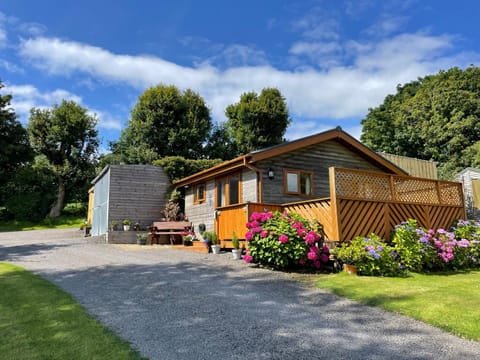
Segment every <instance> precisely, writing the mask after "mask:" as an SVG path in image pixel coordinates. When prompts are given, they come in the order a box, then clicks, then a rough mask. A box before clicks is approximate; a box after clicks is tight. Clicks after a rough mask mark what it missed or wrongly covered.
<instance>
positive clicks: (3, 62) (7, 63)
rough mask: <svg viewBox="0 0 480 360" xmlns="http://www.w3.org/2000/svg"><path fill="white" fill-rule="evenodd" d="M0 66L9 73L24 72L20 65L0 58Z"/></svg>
mask: <svg viewBox="0 0 480 360" xmlns="http://www.w3.org/2000/svg"><path fill="white" fill-rule="evenodd" d="M0 68H3V69H5V70H7V71H8V72H10V73H22V74H23V73H24V72H25V70H24V69H22V68H21V67H19V66H17V65H15V64H13V63H11V62H10V61H7V60H4V59H0Z"/></svg>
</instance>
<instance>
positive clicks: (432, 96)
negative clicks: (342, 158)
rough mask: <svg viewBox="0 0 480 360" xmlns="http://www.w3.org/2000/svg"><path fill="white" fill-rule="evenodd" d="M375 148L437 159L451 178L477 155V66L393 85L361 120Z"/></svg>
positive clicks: (479, 71)
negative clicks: (394, 92)
mask: <svg viewBox="0 0 480 360" xmlns="http://www.w3.org/2000/svg"><path fill="white" fill-rule="evenodd" d="M362 125H363V129H362V136H361V140H362V141H363V142H364V143H365V144H367V145H368V146H370V147H372V148H373V149H375V150H381V151H385V152H389V153H393V154H397V155H404V156H411V157H416V158H419V159H425V160H434V161H437V162H438V163H439V174H440V176H441V177H443V178H450V177H451V176H452V174H453V173H455V172H457V171H459V170H460V169H462V168H465V167H468V166H478V164H479V159H480V68H478V67H474V66H472V67H469V68H467V69H465V70H461V69H458V68H452V69H450V70H448V71H441V72H439V73H438V74H436V75H431V76H426V77H424V78H420V79H418V80H417V81H413V82H411V83H409V84H406V85H403V86H398V87H397V93H396V94H395V95H389V96H387V97H386V99H385V101H384V103H383V104H381V105H380V106H379V107H377V108H374V109H370V110H369V112H368V114H367V117H366V118H365V119H363V120H362Z"/></svg>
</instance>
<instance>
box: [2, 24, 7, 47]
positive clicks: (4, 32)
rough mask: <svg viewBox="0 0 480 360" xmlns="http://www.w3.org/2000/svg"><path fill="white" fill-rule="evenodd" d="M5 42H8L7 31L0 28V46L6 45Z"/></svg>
mask: <svg viewBox="0 0 480 360" xmlns="http://www.w3.org/2000/svg"><path fill="white" fill-rule="evenodd" d="M7 43H8V39H7V31H6V30H5V29H2V28H0V48H4V47H6V46H7Z"/></svg>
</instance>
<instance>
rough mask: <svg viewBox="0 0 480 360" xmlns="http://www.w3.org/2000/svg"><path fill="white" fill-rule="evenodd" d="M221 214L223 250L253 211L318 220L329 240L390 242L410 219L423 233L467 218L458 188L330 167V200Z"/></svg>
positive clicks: (245, 206)
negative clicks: (372, 236) (362, 238)
mask: <svg viewBox="0 0 480 360" xmlns="http://www.w3.org/2000/svg"><path fill="white" fill-rule="evenodd" d="M218 210H219V215H218V217H217V232H218V234H219V239H220V240H221V241H222V244H223V245H225V247H229V246H228V245H229V239H231V236H232V233H233V231H235V233H236V234H237V236H238V237H239V238H243V237H244V235H245V232H246V227H245V224H246V223H247V221H248V218H249V217H250V215H251V214H252V213H253V212H255V211H260V212H261V211H266V210H268V211H275V210H278V211H288V212H295V213H298V214H300V215H302V216H303V217H305V218H307V219H310V220H313V219H316V220H318V221H320V223H321V224H322V225H323V226H324V231H325V235H326V239H327V240H329V241H343V240H351V239H353V238H354V237H356V236H367V235H369V234H371V233H375V234H377V235H379V236H381V237H383V238H384V239H387V240H388V239H389V238H390V234H391V232H392V230H393V229H394V227H395V225H398V224H400V223H401V222H403V221H407V220H408V219H416V220H417V221H418V224H419V225H420V226H422V227H425V228H440V227H442V228H449V227H450V226H451V225H452V222H453V221H454V220H455V219H460V218H465V216H466V213H465V206H464V201H463V190H462V185H461V184H460V183H455V182H448V181H439V180H431V179H423V178H414V177H409V176H399V175H388V174H382V173H374V172H368V171H363V170H352V169H340V168H330V197H329V198H323V199H315V200H309V201H302V202H295V203H288V204H281V205H274V204H258V203H245V204H239V205H235V206H230V207H224V208H220V209H218Z"/></svg>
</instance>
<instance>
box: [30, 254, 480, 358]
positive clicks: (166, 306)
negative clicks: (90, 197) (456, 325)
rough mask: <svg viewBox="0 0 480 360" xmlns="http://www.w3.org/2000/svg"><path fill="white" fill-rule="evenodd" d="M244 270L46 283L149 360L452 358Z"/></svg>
mask: <svg viewBox="0 0 480 360" xmlns="http://www.w3.org/2000/svg"><path fill="white" fill-rule="evenodd" d="M32 251H36V249H35V248H33V249H32ZM165 254H166V255H167V256H168V253H165ZM242 269H243V268H242V267H240V266H237V265H235V266H226V265H221V266H220V265H218V264H214V263H210V264H202V263H193V262H180V263H168V262H167V260H165V261H164V260H162V259H159V263H158V264H156V265H145V266H139V265H132V266H108V267H102V268H91V269H89V270H86V271H83V270H80V271H71V272H60V273H56V274H51V273H50V274H48V275H47V276H46V277H47V278H49V279H50V280H52V281H54V282H55V283H56V284H58V285H60V286H61V287H63V288H64V289H66V290H67V291H68V292H70V293H71V294H73V296H74V297H75V298H76V299H77V300H78V301H79V302H80V303H82V304H83V305H84V306H85V307H86V309H87V310H88V311H89V312H90V313H92V314H94V315H95V316H97V317H98V318H99V319H100V320H101V321H102V322H103V323H105V324H106V325H107V326H110V327H111V328H112V329H113V330H114V331H116V332H117V333H118V334H119V335H120V336H122V337H123V338H125V339H127V340H128V341H130V342H132V343H133V344H134V346H135V347H137V348H138V349H139V350H140V351H141V352H142V353H143V354H145V355H146V356H148V357H149V358H151V359H327V358H328V359H386V358H388V359H434V358H444V359H446V358H449V357H448V354H447V356H439V355H441V354H442V351H443V350H445V351H447V349H448V348H447V345H448V344H442V345H439V346H434V345H433V343H432V341H435V339H434V337H435V336H439V332H434V333H433V335H432V333H431V332H430V329H428V328H425V327H423V326H417V325H418V324H417V323H415V322H414V321H410V320H408V319H404V318H401V319H402V320H401V321H398V319H399V318H397V317H392V316H390V315H389V316H385V313H384V312H383V311H381V310H378V309H373V308H369V307H366V306H363V305H360V304H357V303H354V302H350V301H347V300H345V299H342V298H340V297H337V296H335V295H333V294H330V293H328V292H324V291H321V290H317V289H312V288H306V287H303V286H301V285H300V284H299V283H298V282H296V281H293V280H288V279H285V278H282V277H277V276H272V273H271V272H270V271H268V270H258V271H242ZM438 342H439V343H440V341H439V340H438ZM442 347H445V348H444V349H442ZM477 350H478V348H477ZM468 351H470V350H469V349H465V350H461V351H458V349H456V352H455V358H469V357H472V355H474V353H469V352H468ZM443 355H446V354H443Z"/></svg>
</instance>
